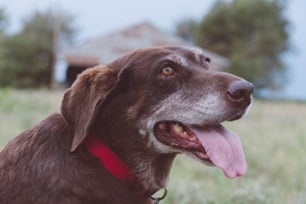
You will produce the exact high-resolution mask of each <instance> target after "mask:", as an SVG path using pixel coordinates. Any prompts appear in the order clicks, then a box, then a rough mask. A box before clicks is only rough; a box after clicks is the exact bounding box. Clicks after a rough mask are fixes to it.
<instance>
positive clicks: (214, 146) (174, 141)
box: [154, 121, 247, 178]
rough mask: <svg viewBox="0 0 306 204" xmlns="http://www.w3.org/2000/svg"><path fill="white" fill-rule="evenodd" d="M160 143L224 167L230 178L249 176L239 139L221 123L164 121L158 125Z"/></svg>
mask: <svg viewBox="0 0 306 204" xmlns="http://www.w3.org/2000/svg"><path fill="white" fill-rule="evenodd" d="M154 134H155V136H156V138H157V140H158V141H159V142H161V143H163V144H165V145H168V146H171V147H174V148H176V149H178V150H179V151H180V152H187V153H188V154H192V155H194V156H196V157H197V158H198V159H200V160H201V161H204V162H205V163H209V164H211V165H214V166H217V167H219V168H221V169H222V170H223V172H224V174H225V175H226V176H227V177H230V178H234V177H238V176H242V175H244V174H245V173H246V170H247V164H246V161H245V156H244V152H243V149H242V145H241V142H240V139H239V137H238V136H237V135H236V134H235V133H233V132H231V131H229V130H227V129H226V128H225V127H223V126H222V125H221V124H217V125H210V126H205V127H200V126H189V125H184V124H182V123H180V122H175V121H162V122H158V123H157V124H156V125H155V126H154Z"/></svg>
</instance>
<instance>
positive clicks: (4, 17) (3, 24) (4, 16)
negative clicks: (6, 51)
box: [0, 8, 7, 35]
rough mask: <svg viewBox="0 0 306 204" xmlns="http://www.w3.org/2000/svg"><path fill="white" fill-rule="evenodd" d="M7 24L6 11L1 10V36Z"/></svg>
mask: <svg viewBox="0 0 306 204" xmlns="http://www.w3.org/2000/svg"><path fill="white" fill-rule="evenodd" d="M6 24H7V17H6V15H5V12H4V9H1V8H0V35H1V33H3V32H4V29H5V26H6Z"/></svg>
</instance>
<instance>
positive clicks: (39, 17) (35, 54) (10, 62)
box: [0, 11, 75, 88]
mask: <svg viewBox="0 0 306 204" xmlns="http://www.w3.org/2000/svg"><path fill="white" fill-rule="evenodd" d="M58 19H61V24H60V25H61V29H60V31H61V35H60V36H61V41H63V42H71V40H72V39H73V35H74V33H75V30H74V28H73V26H72V24H71V23H72V17H71V16H68V15H67V14H66V13H65V15H64V14H63V13H59V14H57V15H56V16H55V15H54V13H52V12H50V11H47V12H36V13H34V14H33V15H31V16H30V17H28V18H26V19H25V21H24V24H23V28H22V30H21V32H19V33H17V34H14V35H11V36H8V37H6V38H5V39H4V40H3V42H2V46H3V47H4V48H5V49H3V51H2V54H1V55H0V86H14V87H18V88H32V87H47V86H50V82H51V73H52V67H51V66H52V63H53V60H54V54H53V49H54V42H53V39H54V38H53V35H54V26H55V25H56V20H58Z"/></svg>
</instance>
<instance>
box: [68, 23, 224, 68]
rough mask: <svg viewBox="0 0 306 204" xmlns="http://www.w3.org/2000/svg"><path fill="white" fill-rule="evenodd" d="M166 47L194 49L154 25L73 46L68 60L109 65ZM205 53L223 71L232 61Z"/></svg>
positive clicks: (141, 26)
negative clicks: (131, 54) (133, 54)
mask: <svg viewBox="0 0 306 204" xmlns="http://www.w3.org/2000/svg"><path fill="white" fill-rule="evenodd" d="M163 45H183V46H192V45H191V44H190V43H189V42H187V41H184V40H183V39H181V38H179V37H177V36H175V35H172V34H170V33H167V32H164V31H161V30H160V29H158V28H157V27H156V26H154V25H152V24H150V23H140V24H136V25H134V26H131V27H128V28H124V29H122V30H119V31H117V32H113V33H110V34H108V35H104V36H101V37H97V38H94V39H91V40H88V41H85V42H83V43H81V44H79V45H76V46H74V47H71V48H69V49H68V50H66V52H64V59H65V60H66V61H67V62H68V64H73V65H86V64H88V63H89V64H99V63H101V64H102V63H104V64H105V63H110V62H111V61H113V60H115V59H117V58H118V57H120V56H122V55H124V54H126V53H128V52H130V51H132V50H135V49H139V48H146V47H158V46H163ZM203 51H204V54H206V55H207V56H208V57H210V58H211V59H212V67H213V68H215V69H217V70H219V69H222V68H223V67H225V66H227V65H228V60H227V59H225V58H224V57H222V56H220V55H217V54H215V53H212V52H210V51H207V50H203Z"/></svg>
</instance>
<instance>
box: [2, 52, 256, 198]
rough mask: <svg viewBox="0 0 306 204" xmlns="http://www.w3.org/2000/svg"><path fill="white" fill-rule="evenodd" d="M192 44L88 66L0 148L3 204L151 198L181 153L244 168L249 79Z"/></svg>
mask: <svg viewBox="0 0 306 204" xmlns="http://www.w3.org/2000/svg"><path fill="white" fill-rule="evenodd" d="M209 63H210V59H209V58H208V57H206V56H204V55H203V54H202V53H201V51H200V50H198V49H190V48H184V47H160V48H148V49H140V50H137V51H135V52H132V53H130V54H127V55H126V56H123V57H121V58H119V59H117V60H115V61H114V62H112V63H110V64H108V65H101V66H97V67H94V68H91V69H88V70H86V71H85V72H84V73H82V74H81V75H79V77H78V78H77V80H76V81H75V82H74V84H73V85H72V87H71V88H69V89H68V90H67V91H66V93H65V94H64V97H63V102H62V107H61V113H55V114H53V115H51V116H49V117H47V118H46V119H44V120H43V121H41V122H40V123H38V124H37V125H35V126H34V127H32V128H30V129H28V130H26V131H24V132H23V133H21V134H20V135H19V136H18V137H16V138H15V139H13V140H12V141H11V142H10V143H9V144H8V145H7V146H6V147H5V148H4V149H3V150H2V152H1V153H0V203H1V204H21V203H22V204H32V203H44V204H51V203H52V204H88V203H89V204H94V203H97V204H98V203H99V204H102V203H105V204H120V203H122V204H123V203H124V204H126V203H133V204H135V203H137V204H140V203H151V202H153V201H154V198H152V197H151V195H152V194H153V193H154V192H155V191H157V190H158V189H161V188H165V187H166V183H167V178H168V174H169V171H170V168H171V165H172V162H173V160H174V158H175V157H176V155H177V154H179V153H186V154H188V155H190V156H192V157H194V158H196V159H197V160H199V161H201V162H205V163H209V164H210V165H215V166H217V167H219V168H221V169H222V170H223V172H224V174H225V175H226V176H228V177H237V176H241V175H243V174H244V173H245V172H246V169H247V165H246V161H245V157H244V154H243V150H242V147H241V143H240V140H239V138H238V137H237V136H236V135H235V134H234V133H232V132H230V131H229V130H227V129H226V128H224V127H223V126H222V125H221V123H222V122H223V121H232V120H236V119H239V118H241V117H242V116H243V115H244V114H245V113H246V111H247V109H248V107H249V105H250V103H251V94H252V91H253V85H252V84H251V83H249V82H247V81H245V80H243V79H241V78H239V77H237V76H234V75H231V74H227V73H222V72H216V71H212V70H210V69H209Z"/></svg>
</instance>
